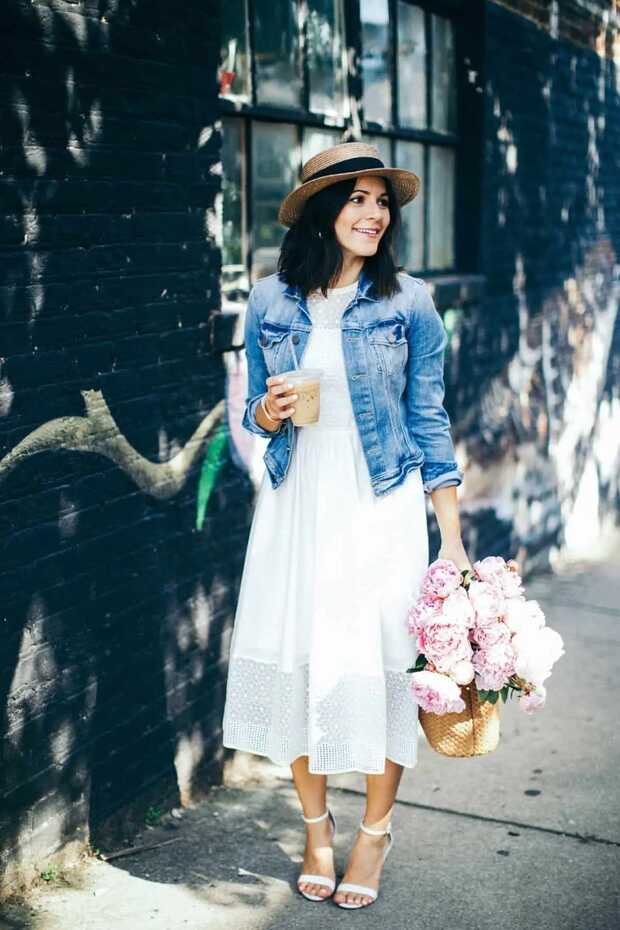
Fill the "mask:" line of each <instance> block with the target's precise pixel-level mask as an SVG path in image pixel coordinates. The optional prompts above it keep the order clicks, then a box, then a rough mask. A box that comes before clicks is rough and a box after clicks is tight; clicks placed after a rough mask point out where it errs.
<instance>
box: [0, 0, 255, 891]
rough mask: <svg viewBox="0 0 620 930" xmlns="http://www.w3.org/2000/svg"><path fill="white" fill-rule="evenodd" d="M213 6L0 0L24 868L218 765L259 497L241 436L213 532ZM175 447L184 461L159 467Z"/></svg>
mask: <svg viewBox="0 0 620 930" xmlns="http://www.w3.org/2000/svg"><path fill="white" fill-rule="evenodd" d="M218 9H219V4H217V3H215V2H207V3H204V2H200V3H199V2H193V0H191V2H189V3H187V4H184V5H183V9H182V11H180V10H179V9H177V8H175V7H174V6H173V5H172V4H170V3H168V2H164V0H156V2H152V0H148V2H147V0H137V2H135V3H131V4H117V3H112V2H110V3H105V2H103V3H102V2H100V0H97V2H90V0H82V2H62V0H53V2H45V3H44V2H38V0H34V2H14V0H10V2H9V3H6V4H2V10H1V11H0V36H1V37H2V38H1V39H0V42H1V51H2V53H1V54H0V73H1V75H2V80H1V85H0V121H1V123H2V149H1V150H0V356H1V361H0V429H1V432H0V546H1V551H0V605H1V606H0V633H1V636H2V650H1V652H0V698H1V703H0V706H1V712H2V718H1V719H2V723H1V724H0V726H1V730H2V732H1V734H0V736H1V737H2V757H1V764H0V771H1V772H2V775H1V776H0V777H1V782H0V795H1V801H0V850H1V852H0V861H1V862H2V865H3V866H5V867H6V866H9V869H8V872H7V874H9V873H10V872H11V869H14V867H15V866H16V863H18V862H26V861H30V862H36V861H39V860H41V859H42V858H43V857H44V856H46V855H47V854H49V853H50V852H53V851H55V850H57V849H58V848H59V847H60V846H62V845H63V844H64V843H65V842H66V841H67V840H69V839H75V838H76V837H78V838H81V839H82V840H88V838H89V837H90V836H91V835H92V831H93V829H96V828H97V827H98V825H100V824H101V823H102V822H104V821H105V819H106V818H107V817H109V816H110V815H111V814H114V813H115V812H116V811H118V810H119V809H120V808H122V806H123V805H124V804H126V803H130V802H133V801H135V800H136V799H137V798H139V797H141V796H142V794H143V793H144V791H145V788H146V787H148V786H149V785H152V784H154V783H157V784H160V785H161V786H162V788H161V790H162V791H163V790H165V788H169V789H170V790H171V791H172V792H173V793H174V791H179V792H180V793H181V795H182V796H183V797H184V799H187V798H188V797H190V796H191V795H192V793H194V792H195V791H197V790H198V788H199V786H200V785H201V784H204V783H208V782H210V781H212V780H214V779H218V778H219V777H220V770H221V765H222V748H221V746H220V739H219V736H220V714H221V710H222V705H223V690H224V682H225V665H224V663H225V657H226V654H227V643H228V636H229V633H230V626H231V620H232V615H233V610H234V605H235V601H236V593H237V589H238V584H239V575H240V571H241V567H242V560H243V555H244V551H245V545H246V540H247V533H248V527H249V520H250V518H251V501H252V492H251V486H250V482H249V480H248V477H247V475H246V474H245V473H244V471H242V470H241V469H239V468H238V467H237V466H236V465H235V464H233V462H232V461H231V459H230V456H229V455H228V454H226V455H225V456H224V457H223V461H220V462H219V471H218V475H217V480H216V483H215V486H214V488H213V491H212V493H211V496H210V499H209V501H208V506H207V510H206V516H205V521H204V524H203V525H202V527H201V528H200V529H197V495H198V489H199V484H200V477H201V468H202V465H203V462H204V460H205V452H206V449H207V447H208V442H207V443H205V441H204V440H202V441H199V440H198V439H197V438H196V437H194V439H193V440H192V437H193V436H194V433H195V431H196V430H197V429H198V428H199V427H200V425H201V424H202V423H203V421H204V419H205V417H207V416H208V415H209V413H210V411H212V410H213V408H214V407H215V406H216V404H217V403H218V402H219V401H221V400H222V398H224V397H225V394H226V380H227V375H226V369H225V366H224V364H223V360H222V356H221V354H220V353H218V352H215V351H214V350H213V348H212V346H211V342H210V332H211V328H210V323H211V320H212V317H213V315H214V314H216V313H217V312H218V310H219V306H220V291H219V270H220V253H219V249H218V247H217V244H216V243H215V241H214V238H213V235H214V233H213V230H214V229H215V223H214V218H215V216H216V212H215V202H216V197H217V194H218V191H219V189H220V169H219V161H220V143H221V140H220V133H219V130H218V126H217V124H216V123H217V117H216V94H217V84H216V63H217V54H218V50H219V40H218V26H219V23H218ZM89 402H90V409H91V415H92V417H91V419H90V420H87V419H86V417H87V415H88V413H89ZM102 402H105V405H107V406H106V409H107V411H108V413H109V416H101V409H100V408H101V403H102ZM87 423H88V424H89V425H88V427H86V425H85V424H87ZM183 449H185V450H186V452H188V453H189V452H191V451H192V449H194V452H192V457H191V459H188V461H187V462H185V461H178V460H177V464H178V474H177V475H176V476H174V475H173V476H172V478H171V476H170V475H168V474H165V473H164V472H157V470H153V471H152V472H149V471H148V467H145V465H144V463H145V462H146V463H147V466H148V463H154V465H157V464H161V463H165V462H166V461H168V460H169V459H171V458H172V457H173V456H174V455H175V454H177V453H179V452H181V450H183ZM180 475H182V478H181V477H179V476H180ZM173 479H174V480H173ZM175 482H176V484H175Z"/></svg>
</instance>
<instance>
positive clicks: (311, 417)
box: [282, 368, 323, 426]
mask: <svg viewBox="0 0 620 930" xmlns="http://www.w3.org/2000/svg"><path fill="white" fill-rule="evenodd" d="M322 374H323V372H322V371H321V370H320V369H317V368H314V369H312V368H298V369H296V370H294V371H285V372H283V373H282V376H283V377H284V378H286V380H287V381H288V382H290V383H291V384H292V385H293V387H294V389H295V393H296V394H297V400H296V401H294V402H293V403H294V406H295V413H294V414H292V416H291V419H292V421H293V423H294V424H295V426H309V425H310V424H311V423H316V422H318V419H319V415H320V411H321V375H322Z"/></svg>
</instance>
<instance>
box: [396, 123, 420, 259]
mask: <svg viewBox="0 0 620 930" xmlns="http://www.w3.org/2000/svg"><path fill="white" fill-rule="evenodd" d="M396 164H397V165H398V167H399V168H406V169H407V171H414V172H415V173H416V174H417V176H418V177H419V179H420V190H419V191H418V194H417V196H416V197H414V199H413V200H412V201H411V203H408V204H406V205H405V206H404V207H403V208H402V213H401V217H402V227H401V234H400V241H399V246H398V251H397V257H398V261H399V263H400V264H401V265H403V267H404V270H405V271H408V272H410V271H415V270H419V269H421V268H423V267H424V198H425V196H426V193H425V191H426V184H425V178H424V146H423V145H422V144H421V143H419V142H402V141H400V140H399V141H397V143H396Z"/></svg>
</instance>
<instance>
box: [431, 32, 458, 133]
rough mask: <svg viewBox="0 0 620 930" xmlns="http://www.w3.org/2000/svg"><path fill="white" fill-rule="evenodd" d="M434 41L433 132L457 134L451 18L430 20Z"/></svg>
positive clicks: (454, 64)
mask: <svg viewBox="0 0 620 930" xmlns="http://www.w3.org/2000/svg"><path fill="white" fill-rule="evenodd" d="M431 34H432V41H433V126H432V128H433V129H437V130H439V131H440V132H456V61H455V53H454V30H453V26H452V23H451V21H450V20H449V19H445V18H444V17H443V16H432V17H431Z"/></svg>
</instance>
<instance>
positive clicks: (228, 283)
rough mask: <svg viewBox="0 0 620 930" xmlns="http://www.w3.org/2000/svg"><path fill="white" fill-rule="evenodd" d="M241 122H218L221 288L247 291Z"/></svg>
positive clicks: (230, 119) (243, 160)
mask: <svg viewBox="0 0 620 930" xmlns="http://www.w3.org/2000/svg"><path fill="white" fill-rule="evenodd" d="M243 129H244V126H243V123H242V121H241V120H239V119H232V118H228V117H224V118H223V119H222V133H223V136H222V287H223V290H224V291H225V292H229V291H230V290H231V289H233V288H236V287H245V288H247V274H246V254H247V252H246V250H247V235H246V229H245V215H246V211H245V133H244V131H243Z"/></svg>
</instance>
